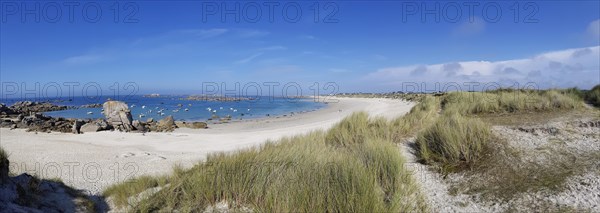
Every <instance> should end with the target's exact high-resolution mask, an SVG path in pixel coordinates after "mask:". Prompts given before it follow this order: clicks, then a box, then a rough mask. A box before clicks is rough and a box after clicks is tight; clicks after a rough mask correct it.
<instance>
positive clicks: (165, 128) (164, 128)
mask: <svg viewBox="0 0 600 213" xmlns="http://www.w3.org/2000/svg"><path fill="white" fill-rule="evenodd" d="M176 128H177V125H175V119H173V116H171V115H169V116H167V117H165V118H163V119H161V120H160V121H158V123H150V127H149V129H150V131H153V132H171V131H173V130H175V129H176Z"/></svg>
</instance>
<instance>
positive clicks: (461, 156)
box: [416, 114, 495, 172]
mask: <svg viewBox="0 0 600 213" xmlns="http://www.w3.org/2000/svg"><path fill="white" fill-rule="evenodd" d="M494 140H495V139H494V136H493V134H492V131H491V129H490V127H489V126H488V125H487V124H486V123H484V122H483V121H481V120H479V119H476V118H468V117H464V116H461V115H459V114H445V115H443V116H441V117H440V118H438V119H437V121H436V122H435V123H434V124H433V125H431V126H430V127H429V128H427V129H425V130H423V131H422V132H421V133H420V134H419V135H418V136H417V140H416V144H417V146H418V155H419V156H420V158H421V160H423V161H424V162H426V163H433V162H437V163H440V165H441V166H442V171H445V172H449V171H454V170H460V169H462V168H471V167H473V166H474V165H475V164H476V163H477V162H478V161H479V160H480V159H481V158H482V157H484V154H485V153H486V151H487V149H488V144H489V143H491V142H492V141H494Z"/></svg>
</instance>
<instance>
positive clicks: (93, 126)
mask: <svg viewBox="0 0 600 213" xmlns="http://www.w3.org/2000/svg"><path fill="white" fill-rule="evenodd" d="M100 130H102V127H101V126H100V125H99V124H98V123H96V122H90V123H87V124H84V125H83V126H81V127H80V129H79V131H80V132H98V131H100Z"/></svg>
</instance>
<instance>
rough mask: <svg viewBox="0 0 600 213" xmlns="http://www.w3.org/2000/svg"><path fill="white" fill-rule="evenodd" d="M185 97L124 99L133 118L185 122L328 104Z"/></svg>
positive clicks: (90, 113) (85, 111) (86, 112)
mask: <svg viewBox="0 0 600 213" xmlns="http://www.w3.org/2000/svg"><path fill="white" fill-rule="evenodd" d="M183 97H184V96H169V97H153V98H150V97H143V96H134V97H130V98H127V100H121V101H124V102H125V103H127V105H129V109H130V110H131V114H132V116H133V118H134V119H139V120H142V121H145V120H146V119H148V118H153V119H155V120H159V119H162V118H164V117H166V116H168V115H172V116H173V117H174V118H175V120H184V121H206V120H207V119H208V118H210V117H211V116H212V115H213V114H216V115H218V116H219V117H224V116H227V115H230V116H231V117H232V119H234V120H235V119H240V118H241V119H247V118H261V117H267V116H280V115H286V114H287V115H289V114H291V113H301V112H308V111H314V110H317V109H320V108H322V107H324V106H325V104H323V103H319V102H315V101H313V99H308V98H307V99H285V98H277V97H275V98H274V97H270V98H269V97H260V98H258V99H256V100H247V101H229V102H217V101H192V100H180V98H183ZM107 99H108V97H100V98H96V99H89V98H83V97H74V98H72V99H70V100H67V99H60V101H56V100H54V101H56V102H55V104H57V105H66V106H81V105H85V104H93V103H103V102H104V101H105V100H107ZM117 100H118V99H117ZM16 101H20V100H16V99H13V100H3V102H4V103H6V104H7V105H11V104H13V103H14V102H16ZM31 101H44V100H31ZM179 104H181V106H178V105H179ZM207 108H210V109H211V111H208V110H207ZM186 109H187V111H186ZM101 110H102V108H79V109H69V110H62V111H53V112H45V113H44V114H45V115H49V116H53V117H65V118H80V119H86V118H92V119H95V118H103V117H104V116H103V115H102V111H101ZM213 111H216V112H213ZM161 112H162V114H161Z"/></svg>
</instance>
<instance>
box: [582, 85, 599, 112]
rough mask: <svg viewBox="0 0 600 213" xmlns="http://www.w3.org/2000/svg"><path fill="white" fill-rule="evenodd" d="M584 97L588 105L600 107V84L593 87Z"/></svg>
mask: <svg viewBox="0 0 600 213" xmlns="http://www.w3.org/2000/svg"><path fill="white" fill-rule="evenodd" d="M584 97H585V101H587V102H588V103H590V104H592V105H594V106H595V107H600V84H599V85H596V86H595V87H593V88H592V89H591V90H590V91H587V92H586V93H585V95H584Z"/></svg>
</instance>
